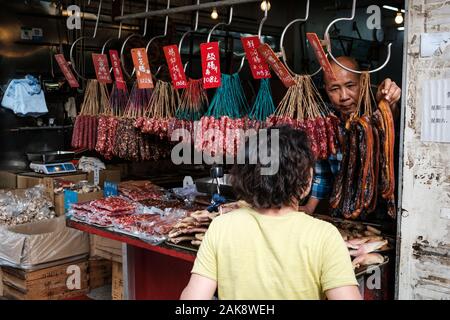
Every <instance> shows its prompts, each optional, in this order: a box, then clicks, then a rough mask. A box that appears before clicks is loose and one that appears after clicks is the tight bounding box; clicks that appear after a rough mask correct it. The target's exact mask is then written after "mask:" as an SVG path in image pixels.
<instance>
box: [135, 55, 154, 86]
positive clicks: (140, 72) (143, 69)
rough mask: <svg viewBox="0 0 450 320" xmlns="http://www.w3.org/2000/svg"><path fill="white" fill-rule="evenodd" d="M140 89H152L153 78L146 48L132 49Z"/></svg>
mask: <svg viewBox="0 0 450 320" xmlns="http://www.w3.org/2000/svg"><path fill="white" fill-rule="evenodd" d="M131 56H132V57H133V64H134V68H135V69H136V77H137V83H138V88H139V89H152V88H153V79H152V73H151V71H150V65H149V64H148V58H147V52H145V48H135V49H131Z"/></svg>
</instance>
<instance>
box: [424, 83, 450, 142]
mask: <svg viewBox="0 0 450 320" xmlns="http://www.w3.org/2000/svg"><path fill="white" fill-rule="evenodd" d="M422 87H423V95H422V96H423V105H422V107H423V108H422V110H423V112H422V141H427V142H447V143H449V142H450V79H440V80H426V81H424V82H423V86H422Z"/></svg>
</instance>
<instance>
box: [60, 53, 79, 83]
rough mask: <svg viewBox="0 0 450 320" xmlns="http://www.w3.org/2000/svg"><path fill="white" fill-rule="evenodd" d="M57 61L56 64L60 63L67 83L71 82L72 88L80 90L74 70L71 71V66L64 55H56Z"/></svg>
mask: <svg viewBox="0 0 450 320" xmlns="http://www.w3.org/2000/svg"><path fill="white" fill-rule="evenodd" d="M55 59H56V62H58V65H59V68H60V69H61V71H62V73H63V74H64V77H65V78H66V80H67V82H69V85H70V87H71V88H78V87H79V86H80V84H79V83H78V81H77V78H75V76H74V75H73V73H72V70H70V67H69V64H68V63H67V61H66V59H65V58H64V55H63V54H61V53H60V54H55Z"/></svg>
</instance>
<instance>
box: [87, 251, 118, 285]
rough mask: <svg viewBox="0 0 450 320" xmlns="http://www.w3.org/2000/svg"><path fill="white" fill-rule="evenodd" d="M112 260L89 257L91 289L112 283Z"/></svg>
mask: <svg viewBox="0 0 450 320" xmlns="http://www.w3.org/2000/svg"><path fill="white" fill-rule="evenodd" d="M111 280H112V262H111V261H109V260H106V259H101V258H90V259H89V288H90V290H92V289H96V288H100V287H103V286H106V285H109V284H111Z"/></svg>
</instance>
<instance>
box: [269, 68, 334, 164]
mask: <svg viewBox="0 0 450 320" xmlns="http://www.w3.org/2000/svg"><path fill="white" fill-rule="evenodd" d="M295 82H296V84H295V85H293V86H291V87H290V88H289V89H288V91H287V93H286V95H285V96H284V98H283V100H282V101H281V102H280V104H279V105H278V108H277V111H276V113H275V114H274V115H273V116H271V117H269V118H268V119H267V125H268V126H269V127H272V126H278V125H288V126H290V127H292V128H295V129H298V130H303V131H305V132H306V134H307V135H308V137H309V139H310V143H311V149H312V151H313V153H314V156H315V157H316V159H327V158H328V157H329V156H330V155H332V154H336V152H337V150H336V137H337V135H336V131H337V124H338V122H339V121H338V119H337V118H336V117H335V116H333V115H332V114H331V113H330V112H329V111H328V110H327V108H326V107H325V104H324V102H323V100H322V98H321V97H320V94H319V92H318V91H317V89H316V87H315V86H314V83H313V82H312V79H311V77H310V76H299V75H297V76H296V77H295Z"/></svg>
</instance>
